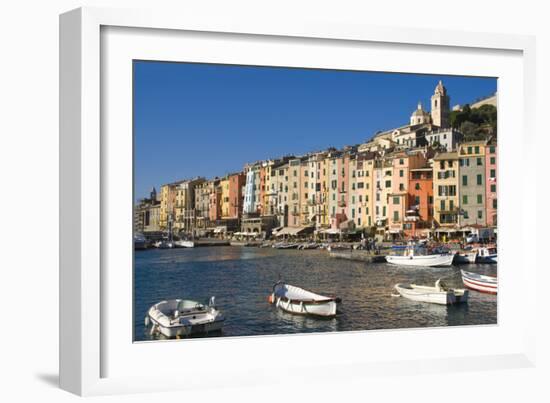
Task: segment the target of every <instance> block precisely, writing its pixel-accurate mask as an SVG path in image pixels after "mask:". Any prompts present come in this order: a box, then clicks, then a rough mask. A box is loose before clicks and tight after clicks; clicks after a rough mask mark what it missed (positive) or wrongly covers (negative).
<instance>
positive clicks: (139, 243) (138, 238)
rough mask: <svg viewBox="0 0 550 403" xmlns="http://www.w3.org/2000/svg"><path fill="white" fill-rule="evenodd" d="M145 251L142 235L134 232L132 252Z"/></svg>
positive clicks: (144, 240)
mask: <svg viewBox="0 0 550 403" xmlns="http://www.w3.org/2000/svg"><path fill="white" fill-rule="evenodd" d="M144 249H147V239H146V238H145V236H144V235H143V234H142V233H139V232H136V233H135V234H134V250H144Z"/></svg>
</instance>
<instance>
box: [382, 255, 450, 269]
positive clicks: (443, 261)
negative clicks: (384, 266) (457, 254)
mask: <svg viewBox="0 0 550 403" xmlns="http://www.w3.org/2000/svg"><path fill="white" fill-rule="evenodd" d="M453 259H454V255H426V256H393V255H389V256H386V261H387V262H388V263H391V264H395V265H401V266H428V267H441V266H451V265H452V264H453Z"/></svg>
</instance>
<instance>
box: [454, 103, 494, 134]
mask: <svg viewBox="0 0 550 403" xmlns="http://www.w3.org/2000/svg"><path fill="white" fill-rule="evenodd" d="M450 119H451V126H452V127H453V128H455V129H458V130H460V131H461V132H462V134H464V136H465V138H466V140H476V139H482V138H487V137H488V136H490V135H496V134H497V108H495V107H494V106H493V105H482V106H480V107H479V108H470V105H464V107H463V108H462V110H460V111H452V112H451V116H450Z"/></svg>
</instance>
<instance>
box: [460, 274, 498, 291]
mask: <svg viewBox="0 0 550 403" xmlns="http://www.w3.org/2000/svg"><path fill="white" fill-rule="evenodd" d="M460 273H461V274H462V282H463V283H464V286H465V287H466V288H469V289H471V290H475V291H479V292H484V293H487V294H496V293H497V290H498V279H497V277H492V276H485V275H482V274H478V273H472V272H469V271H466V270H460Z"/></svg>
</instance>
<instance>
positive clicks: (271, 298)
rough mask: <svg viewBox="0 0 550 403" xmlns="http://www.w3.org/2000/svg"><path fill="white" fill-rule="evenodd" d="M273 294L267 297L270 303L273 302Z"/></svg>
mask: <svg viewBox="0 0 550 403" xmlns="http://www.w3.org/2000/svg"><path fill="white" fill-rule="evenodd" d="M273 300H274V299H273V294H269V296H268V297H267V302H269V303H270V304H272V303H273Z"/></svg>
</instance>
